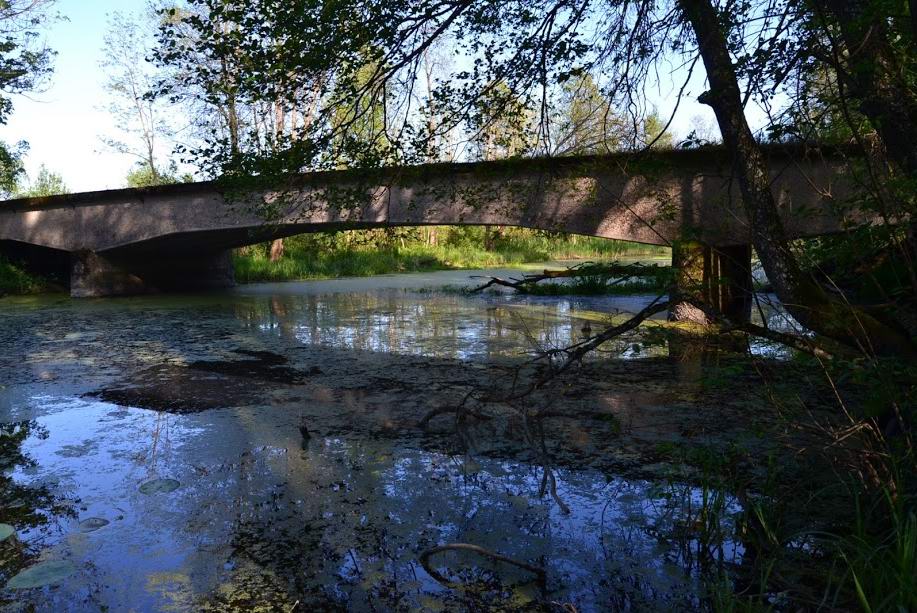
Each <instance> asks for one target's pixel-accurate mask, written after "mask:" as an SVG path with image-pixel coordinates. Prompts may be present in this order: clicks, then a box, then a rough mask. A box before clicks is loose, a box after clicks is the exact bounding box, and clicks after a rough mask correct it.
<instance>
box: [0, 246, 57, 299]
mask: <svg viewBox="0 0 917 613" xmlns="http://www.w3.org/2000/svg"><path fill="white" fill-rule="evenodd" d="M53 289H54V286H53V284H51V283H50V282H49V281H48V280H47V279H44V278H42V277H39V276H37V275H33V274H31V273H29V272H27V271H26V270H24V269H23V268H22V267H21V266H17V265H16V264H14V263H13V262H10V261H9V260H8V259H6V258H5V257H3V256H2V255H0V297H2V296H8V295H16V296H22V295H26V294H40V293H43V292H47V291H51V290H53Z"/></svg>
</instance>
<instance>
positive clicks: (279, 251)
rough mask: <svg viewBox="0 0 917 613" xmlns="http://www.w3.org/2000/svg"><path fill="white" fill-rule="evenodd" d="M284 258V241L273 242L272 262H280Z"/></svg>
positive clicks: (275, 240)
mask: <svg viewBox="0 0 917 613" xmlns="http://www.w3.org/2000/svg"><path fill="white" fill-rule="evenodd" d="M282 257H283V239H282V238H277V239H274V240H273V241H271V261H272V262H279V261H280V259H281V258H282Z"/></svg>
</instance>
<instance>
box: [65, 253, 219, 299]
mask: <svg viewBox="0 0 917 613" xmlns="http://www.w3.org/2000/svg"><path fill="white" fill-rule="evenodd" d="M233 285H235V278H234V275H233V267H232V252H231V251H223V252H220V253H217V254H204V255H193V256H192V255H187V256H183V257H179V256H171V257H165V258H164V257H158V256H154V255H141V254H135V255H116V256H111V255H108V254H99V253H96V252H93V251H77V252H74V253H72V254H71V257H70V295H71V296H72V297H74V298H93V297H101V296H129V295H132V294H150V293H159V292H172V291H179V292H181V291H205V290H213V289H221V288H226V287H232V286H233Z"/></svg>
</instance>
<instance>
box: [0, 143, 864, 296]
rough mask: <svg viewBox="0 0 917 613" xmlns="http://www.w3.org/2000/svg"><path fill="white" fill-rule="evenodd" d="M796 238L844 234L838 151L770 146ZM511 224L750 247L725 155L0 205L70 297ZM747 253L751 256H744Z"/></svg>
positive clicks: (14, 237) (311, 178)
mask: <svg viewBox="0 0 917 613" xmlns="http://www.w3.org/2000/svg"><path fill="white" fill-rule="evenodd" d="M767 154H768V157H769V161H770V167H771V178H772V181H773V185H774V192H775V195H776V198H777V201H778V204H779V206H780V209H781V213H782V215H783V219H784V223H785V224H786V228H787V231H788V234H789V235H790V236H791V237H803V236H817V235H822V234H828V233H832V232H838V231H841V230H842V229H843V228H844V227H845V223H846V221H847V220H846V219H845V217H844V213H843V211H841V210H840V209H839V208H838V206H837V204H838V203H839V202H842V201H843V200H844V199H845V198H846V197H847V195H848V194H849V193H850V190H851V189H852V188H853V185H852V182H851V179H850V175H849V172H848V171H847V166H846V161H845V155H844V152H843V151H838V150H806V149H803V148H801V147H795V148H786V147H780V148H777V147H771V148H767ZM409 225H507V226H519V227H525V228H533V229H543V230H552V231H563V232H571V233H577V234H583V235H591V236H598V237H604V238H614V239H620V240H627V241H635V242H641V243H648V244H656V245H671V244H672V243H673V242H674V241H676V240H678V239H680V238H682V237H686V236H687V237H691V238H692V239H694V240H696V241H699V242H700V243H702V244H704V245H708V246H712V247H715V248H717V249H731V248H734V247H742V248H743V251H742V253H744V252H745V251H747V249H745V246H747V245H748V244H749V242H750V228H749V226H748V222H747V220H746V218H745V215H744V212H743V210H742V206H741V200H740V197H739V190H738V185H736V183H735V181H733V180H732V171H731V164H730V160H729V159H728V157H727V156H726V153H725V151H723V150H722V149H718V148H710V149H701V150H684V151H678V150H676V151H669V152H662V153H653V155H650V156H642V157H635V156H633V155H624V154H619V155H608V156H587V157H574V158H545V159H520V160H506V161H497V162H480V163H468V164H428V165H422V166H409V167H398V168H388V169H376V170H343V171H329V172H315V173H306V174H303V175H300V176H298V177H296V178H295V179H293V180H291V181H290V182H289V183H287V184H286V185H285V186H284V187H283V189H277V188H276V187H274V186H271V188H270V189H259V188H257V187H249V188H248V189H247V191H244V192H243V191H240V190H235V191H227V188H226V184H225V183H222V184H218V183H212V182H204V183H192V184H181V185H169V186H160V187H154V188H145V189H123V190H108V191H101V192H87V193H80V194H70V195H64V196H55V197H51V198H39V199H25V200H15V201H8V202H6V203H0V241H12V242H14V243H15V244H25V245H33V246H38V247H43V248H47V249H54V250H57V251H58V252H66V253H70V254H72V262H73V265H72V274H71V278H72V283H71V292H72V294H73V295H75V296H91V295H112V294H123V293H135V292H140V291H147V290H151V289H152V290H157V289H158V290H171V289H189V288H196V289H200V288H210V287H221V286H225V285H228V284H231V282H232V277H231V269H230V268H229V259H228V255H227V253H228V250H229V249H232V248H234V247H240V246H243V245H246V244H251V243H255V242H261V241H264V240H268V239H270V238H276V237H282V236H291V235H294V234H299V233H302V232H314V231H320V230H328V229H352V228H372V227H391V226H409ZM743 257H744V256H743Z"/></svg>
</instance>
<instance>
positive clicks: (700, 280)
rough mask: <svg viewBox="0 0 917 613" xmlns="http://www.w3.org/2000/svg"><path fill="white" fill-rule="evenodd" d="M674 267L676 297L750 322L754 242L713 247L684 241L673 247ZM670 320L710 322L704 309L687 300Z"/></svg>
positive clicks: (675, 307) (671, 311)
mask: <svg viewBox="0 0 917 613" xmlns="http://www.w3.org/2000/svg"><path fill="white" fill-rule="evenodd" d="M672 267H673V268H674V269H675V275H676V276H675V286H676V297H677V296H678V295H681V296H684V297H688V298H691V299H694V300H697V301H699V302H702V303H704V304H707V305H709V306H710V307H711V308H713V309H714V310H716V311H719V312H720V313H722V314H723V315H725V316H726V317H727V318H728V319H730V320H732V321H734V322H747V321H749V319H750V317H751V306H752V299H753V293H752V292H753V287H752V278H751V246H750V245H735V246H729V247H711V246H710V245H706V244H704V243H702V242H700V241H696V240H682V241H679V242H677V243H676V244H675V246H674V247H673V248H672ZM669 320H670V321H686V322H693V323H698V324H707V323H710V322H709V318H708V317H707V315H706V314H705V313H704V311H702V310H701V309H699V308H697V307H696V306H694V305H692V304H689V303H687V302H679V303H677V304H675V305H674V306H673V307H672V308H671V309H670V310H669Z"/></svg>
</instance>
